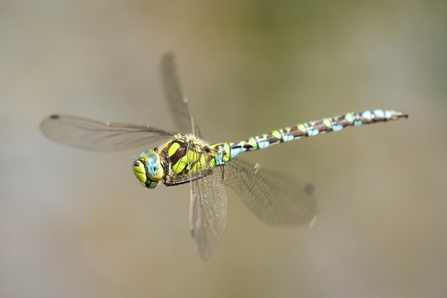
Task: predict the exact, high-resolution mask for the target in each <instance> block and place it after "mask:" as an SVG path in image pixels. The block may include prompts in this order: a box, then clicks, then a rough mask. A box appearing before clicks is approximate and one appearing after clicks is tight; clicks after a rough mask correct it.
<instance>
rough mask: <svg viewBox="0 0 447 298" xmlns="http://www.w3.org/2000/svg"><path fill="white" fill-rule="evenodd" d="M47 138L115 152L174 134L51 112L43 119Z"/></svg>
mask: <svg viewBox="0 0 447 298" xmlns="http://www.w3.org/2000/svg"><path fill="white" fill-rule="evenodd" d="M40 127H41V129H42V132H43V133H44V134H45V135H46V136H47V137H48V138H50V139H52V140H54V141H56V142H59V143H62V144H65V145H69V146H73V147H77V148H82V149H87V150H94V151H117V150H124V149H130V148H135V147H138V146H141V145H144V144H148V143H151V142H154V141H158V140H161V139H165V138H171V137H172V136H174V135H175V134H176V133H175V132H172V131H166V130H162V129H158V128H153V127H149V126H143V125H132V124H121V123H110V122H104V121H96V120H91V119H86V118H81V117H75V116H68V115H52V116H49V117H48V118H46V119H45V120H43V121H42V123H41V125H40Z"/></svg>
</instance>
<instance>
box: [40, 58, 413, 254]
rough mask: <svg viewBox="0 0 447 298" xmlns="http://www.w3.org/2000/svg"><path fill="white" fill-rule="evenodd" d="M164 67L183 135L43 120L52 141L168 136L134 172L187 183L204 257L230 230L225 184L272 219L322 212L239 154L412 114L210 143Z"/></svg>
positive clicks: (294, 187) (309, 194)
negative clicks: (226, 226)
mask: <svg viewBox="0 0 447 298" xmlns="http://www.w3.org/2000/svg"><path fill="white" fill-rule="evenodd" d="M160 69H161V75H162V82H163V88H164V92H165V95H166V99H167V104H168V106H169V110H170V113H171V114H172V115H173V117H174V121H175V125H176V128H177V130H178V131H181V133H180V132H174V131H169V130H163V129H159V128H155V127H151V126H144V125H134V124H123V123H111V122H105V121H97V120H91V119H87V118H82V117H77V116H70V115H61V114H55V115H51V116H49V117H47V118H46V119H44V120H43V121H42V123H41V130H42V132H43V133H44V134H45V135H46V136H47V137H48V138H50V139H52V140H54V141H57V142H59V143H62V144H65V145H69V146H73V147H77V148H82V149H87V150H93V151H117V150H125V149H131V148H136V147H140V146H143V145H146V144H149V143H154V142H157V141H160V142H161V140H163V139H169V140H168V141H167V142H166V143H163V144H162V145H161V146H157V147H154V148H153V149H149V150H146V151H144V152H143V153H141V155H140V156H139V157H138V158H137V159H136V160H135V161H134V163H133V170H134V173H135V176H136V177H137V178H138V180H139V182H140V184H141V185H142V186H144V187H146V188H149V189H153V188H155V187H156V186H157V185H159V184H160V183H163V184H164V185H166V186H176V185H181V184H184V183H189V185H190V210H189V215H190V216H189V222H190V230H191V235H192V238H193V242H194V247H195V250H196V251H197V253H198V254H199V256H200V258H201V259H203V260H204V261H207V260H209V259H210V258H211V257H212V255H213V254H214V253H215V251H216V249H217V247H218V244H219V242H220V240H221V238H222V235H223V233H224V230H225V224H226V219H227V194H226V186H228V187H230V188H231V189H233V190H234V191H235V193H236V194H237V195H238V196H239V197H240V198H241V200H242V201H243V202H244V203H245V205H246V206H247V207H248V209H250V210H251V211H252V213H254V215H255V216H257V217H258V218H259V219H260V220H261V221H263V222H265V223H267V224H270V225H275V226H276V225H294V224H308V225H311V224H313V222H314V221H315V219H316V216H317V213H318V210H319V207H318V204H317V199H316V197H315V194H314V187H313V185H312V184H310V183H307V182H303V181H301V180H299V179H296V178H295V177H293V176H291V175H289V174H285V173H282V172H279V171H274V170H271V169H267V168H264V167H261V166H260V165H259V164H257V163H252V162H249V161H247V160H244V159H241V158H240V157H239V154H241V153H245V152H249V151H254V150H260V149H264V148H267V147H270V146H273V145H276V144H281V143H285V142H289V141H291V140H296V139H301V138H306V137H310V136H316V135H319V134H324V133H328V132H332V131H340V130H342V129H345V128H348V127H351V126H361V125H365V124H371V123H377V122H388V121H391V120H398V119H400V118H403V117H405V118H408V114H407V113H405V112H404V111H398V110H373V111H369V110H368V111H364V112H360V113H356V112H352V113H347V114H344V115H340V116H337V117H331V118H324V119H321V120H317V121H311V122H307V123H300V124H297V125H295V126H292V127H286V128H283V129H279V130H273V131H271V132H269V133H266V134H262V135H258V136H255V137H252V138H249V139H247V140H244V141H241V142H237V143H213V144H210V143H207V142H206V141H204V140H203V138H202V136H201V134H200V130H199V126H198V124H197V122H196V121H195V119H194V117H193V115H192V113H191V112H190V110H189V106H188V100H187V99H186V97H185V96H184V95H183V92H182V89H181V87H180V82H179V76H178V73H177V68H176V64H175V61H174V55H173V54H172V53H166V54H165V55H164V56H163V57H162V60H161V67H160Z"/></svg>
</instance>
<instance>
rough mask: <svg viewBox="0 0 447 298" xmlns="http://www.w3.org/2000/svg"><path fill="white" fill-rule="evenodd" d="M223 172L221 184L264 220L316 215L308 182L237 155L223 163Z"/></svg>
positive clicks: (296, 220)
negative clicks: (263, 166) (224, 164)
mask: <svg viewBox="0 0 447 298" xmlns="http://www.w3.org/2000/svg"><path fill="white" fill-rule="evenodd" d="M224 174H225V184H227V185H228V186H229V187H231V188H232V189H233V190H234V191H235V192H236V193H237V194H238V195H239V196H240V197H241V199H242V201H243V202H244V203H245V205H247V206H248V208H249V209H250V210H251V211H252V212H253V213H254V214H255V215H256V216H257V217H258V218H259V219H261V220H262V221H264V222H266V223H268V224H272V225H284V224H285V225H287V224H311V223H313V221H314V220H315V219H316V215H317V213H318V206H317V200H316V199H315V198H314V197H313V186H312V185H311V184H306V183H302V182H300V181H299V180H297V179H295V178H294V177H292V176H289V175H287V174H284V173H280V172H275V171H271V170H268V169H263V168H261V167H260V166H259V164H256V165H255V164H252V163H250V162H248V161H245V160H242V159H238V158H235V159H232V160H231V161H230V162H229V163H228V164H227V165H226V166H225V169H224Z"/></svg>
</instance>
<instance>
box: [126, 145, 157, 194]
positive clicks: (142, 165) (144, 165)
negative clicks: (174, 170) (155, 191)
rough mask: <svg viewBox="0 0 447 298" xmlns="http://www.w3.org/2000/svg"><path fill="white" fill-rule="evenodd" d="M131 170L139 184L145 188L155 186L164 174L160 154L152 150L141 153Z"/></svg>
mask: <svg viewBox="0 0 447 298" xmlns="http://www.w3.org/2000/svg"><path fill="white" fill-rule="evenodd" d="M133 170H134V173H135V176H137V178H138V180H139V181H140V184H141V185H143V186H144V187H147V188H155V187H156V186H157V185H158V182H159V181H160V179H162V178H163V176H164V170H163V165H162V162H161V158H160V155H159V154H158V153H157V152H156V151H154V150H147V151H144V152H143V153H141V155H140V157H138V159H137V160H135V162H134V164H133Z"/></svg>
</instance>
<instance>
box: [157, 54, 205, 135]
mask: <svg viewBox="0 0 447 298" xmlns="http://www.w3.org/2000/svg"><path fill="white" fill-rule="evenodd" d="M160 69H161V77H162V80H163V88H164V90H165V95H166V99H167V101H168V105H169V109H170V110H171V114H172V116H173V117H174V121H175V125H176V129H177V130H178V131H180V132H183V133H190V132H192V133H193V134H194V135H195V136H196V137H200V131H199V127H198V125H197V122H195V121H194V118H193V116H192V114H191V113H190V111H189V107H188V100H187V98H186V97H185V96H184V95H183V92H182V88H181V87H180V80H179V77H178V74H177V68H176V66H175V60H174V55H173V54H172V53H166V54H164V55H163V58H162V59H161V67H160ZM200 138H201V137H200Z"/></svg>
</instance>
